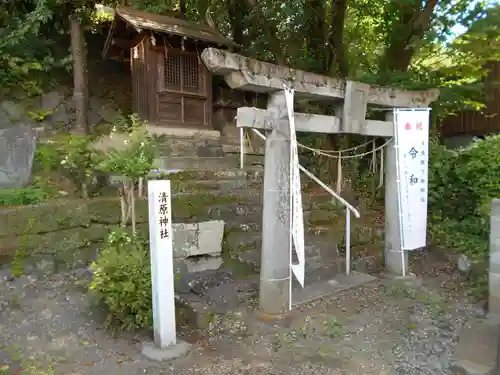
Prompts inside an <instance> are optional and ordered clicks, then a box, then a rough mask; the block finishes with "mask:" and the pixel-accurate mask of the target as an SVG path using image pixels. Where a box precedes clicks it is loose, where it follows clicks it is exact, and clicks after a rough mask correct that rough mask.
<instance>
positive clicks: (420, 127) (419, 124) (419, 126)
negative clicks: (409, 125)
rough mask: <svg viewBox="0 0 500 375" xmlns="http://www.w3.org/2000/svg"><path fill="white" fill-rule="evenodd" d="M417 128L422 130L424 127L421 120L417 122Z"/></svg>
mask: <svg viewBox="0 0 500 375" xmlns="http://www.w3.org/2000/svg"><path fill="white" fill-rule="evenodd" d="M417 129H418V130H422V129H423V126H422V123H421V122H420V121H419V122H417Z"/></svg>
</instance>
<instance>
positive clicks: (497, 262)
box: [488, 199, 500, 324]
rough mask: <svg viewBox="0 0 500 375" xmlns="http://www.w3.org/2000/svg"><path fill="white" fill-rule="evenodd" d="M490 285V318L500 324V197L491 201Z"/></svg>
mask: <svg viewBox="0 0 500 375" xmlns="http://www.w3.org/2000/svg"><path fill="white" fill-rule="evenodd" d="M488 287H489V288H488V289H489V293H488V297H489V298H488V319H490V320H491V321H494V322H497V323H498V324H500V199H493V201H492V203H491V218H490V269H489V275H488Z"/></svg>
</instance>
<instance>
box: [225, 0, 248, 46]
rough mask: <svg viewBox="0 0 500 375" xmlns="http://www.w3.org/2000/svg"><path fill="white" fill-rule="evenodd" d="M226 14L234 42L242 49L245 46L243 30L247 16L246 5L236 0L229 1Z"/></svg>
mask: <svg viewBox="0 0 500 375" xmlns="http://www.w3.org/2000/svg"><path fill="white" fill-rule="evenodd" d="M227 13H228V16H229V24H230V25H231V35H232V37H233V40H234V42H235V43H236V44H238V45H240V46H242V47H244V46H246V44H247V43H246V40H245V37H244V35H243V30H244V29H245V27H246V20H245V18H246V17H247V16H248V7H247V4H246V3H244V2H240V1H238V0H229V4H228V8H227Z"/></svg>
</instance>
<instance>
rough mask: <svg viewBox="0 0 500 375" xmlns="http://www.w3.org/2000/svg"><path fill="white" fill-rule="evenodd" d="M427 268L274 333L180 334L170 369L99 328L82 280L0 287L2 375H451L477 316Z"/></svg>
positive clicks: (308, 313)
mask: <svg viewBox="0 0 500 375" xmlns="http://www.w3.org/2000/svg"><path fill="white" fill-rule="evenodd" d="M429 261H430V260H429V259H424V261H422V260H420V261H419V262H420V266H422V264H425V267H420V268H422V269H424V270H425V272H421V273H419V274H421V276H422V279H423V283H422V285H419V286H418V287H416V288H415V287H408V286H405V285H403V284H401V283H395V282H377V283H373V284H370V285H366V286H365V287H363V288H360V289H357V290H354V291H348V292H345V293H344V294H341V295H338V296H335V297H334V298H331V299H329V300H322V301H319V302H316V303H311V304H309V305H307V306H303V307H302V308H301V309H298V310H295V311H294V312H293V313H292V314H291V316H290V317H289V319H288V320H287V321H286V322H284V323H282V324H280V325H276V326H272V325H267V324H264V323H261V322H259V321H258V320H256V319H255V318H253V316H252V314H248V316H247V315H245V314H243V315H241V316H238V315H236V316H233V317H232V318H231V320H230V321H229V320H228V321H225V322H224V327H226V331H225V332H224V333H222V334H221V335H220V337H217V338H214V339H213V340H210V341H207V340H204V339H200V335H198V334H197V333H196V332H189V331H186V332H185V335H186V336H185V339H186V340H187V341H190V342H192V343H193V344H194V345H193V350H192V351H191V353H190V354H189V355H188V356H187V357H186V358H183V359H180V360H177V361H175V362H172V363H168V364H158V363H154V362H150V361H148V360H146V359H145V358H144V357H142V356H141V355H140V350H139V347H140V343H141V342H142V341H144V340H145V339H147V335H145V334H142V333H141V334H135V335H129V334H122V333H120V334H116V335H113V334H112V333H111V332H108V331H104V330H103V329H102V328H101V324H100V322H101V321H102V316H101V314H99V313H98V312H96V311H95V309H91V308H90V307H89V305H88V303H87V300H86V296H85V293H84V290H82V288H81V287H78V286H77V285H75V284H76V283H75V279H79V278H80V276H81V275H80V274H76V276H77V277H75V273H72V274H63V275H56V276H52V277H50V278H34V277H28V276H23V277H21V278H18V279H16V280H10V281H8V280H0V374H3V373H2V364H5V365H8V366H9V370H5V368H4V371H5V373H6V374H8V373H16V372H11V371H12V370H13V369H16V368H23V370H22V372H19V371H18V372H17V373H18V374H20V373H22V374H65V375H69V374H74V375H77V374H89V375H104V374H106V375H115V374H116V375H118V374H120V375H134V374H174V373H175V374H176V375H189V374H202V373H203V374H211V375H223V374H349V375H368V374H377V375H383V374H390V375H392V374H394V375H396V374H405V375H412V374H422V375H424V374H429V375H430V374H433V375H441V374H449V371H448V367H449V363H450V359H451V355H452V353H453V348H454V346H455V344H456V342H457V336H458V333H459V331H460V329H461V327H462V325H463V324H464V322H465V321H466V320H467V319H468V317H469V316H471V315H473V314H475V315H477V314H481V313H482V312H481V309H477V308H474V307H471V306H472V305H470V304H469V302H468V301H467V299H466V298H465V297H464V296H463V294H464V292H463V290H464V288H463V285H462V284H461V283H460V282H459V280H457V277H456V275H450V274H449V272H448V271H449V270H448V269H447V268H446V265H444V264H440V263H438V262H437V261H435V260H432V262H433V263H432V264H433V266H432V267H431V266H429ZM419 262H417V265H416V266H414V269H415V270H417V271H416V272H417V273H418V269H419V264H418V263H419ZM30 369H31V370H30ZM44 369H45V370H46V371H45V372H44V371H43V370H44Z"/></svg>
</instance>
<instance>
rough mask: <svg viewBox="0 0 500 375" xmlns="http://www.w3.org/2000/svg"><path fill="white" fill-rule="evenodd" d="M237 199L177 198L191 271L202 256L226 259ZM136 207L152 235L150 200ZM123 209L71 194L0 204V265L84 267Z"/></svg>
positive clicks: (178, 228) (180, 237) (178, 250)
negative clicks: (227, 225)
mask: <svg viewBox="0 0 500 375" xmlns="http://www.w3.org/2000/svg"><path fill="white" fill-rule="evenodd" d="M236 199H237V198H236V197H233V196H227V195H226V196H223V197H214V196H213V195H211V194H207V193H198V194H190V195H189V196H185V197H183V196H181V197H176V198H174V199H173V201H172V206H173V213H174V214H173V220H174V221H175V222H177V223H178V224H174V227H173V231H174V238H176V240H174V257H175V258H176V261H177V262H182V263H184V264H186V266H187V268H186V270H187V271H188V272H192V271H196V270H197V269H198V268H199V267H201V266H202V265H201V264H200V259H199V257H200V256H204V257H205V258H209V259H208V261H209V262H210V264H212V266H213V267H214V268H218V267H219V266H220V264H221V263H222V262H221V260H220V259H219V258H220V256H221V243H222V237H223V232H224V221H225V219H227V218H228V217H230V216H231V215H232V212H231V205H232V204H233V205H234V204H237V203H235V202H236ZM136 211H137V212H136V214H137V223H138V230H139V231H140V232H141V233H143V234H144V235H147V233H148V227H147V219H148V207H147V201H146V200H143V199H141V200H138V201H137V205H136ZM120 212H121V211H120V203H119V201H118V199H114V198H102V199H92V200H75V199H67V200H57V201H53V202H47V203H44V204H40V205H33V206H22V207H16V208H4V209H0V266H1V265H2V264H10V263H11V262H12V261H13V260H14V258H16V259H18V260H19V258H22V262H23V265H24V267H25V271H26V272H27V273H30V272H33V271H41V272H54V271H58V270H60V269H71V268H74V267H81V266H85V265H86V264H88V263H89V262H90V261H91V260H92V259H93V258H94V257H95V255H96V251H97V250H98V248H99V247H100V246H101V245H102V243H103V241H104V240H105V238H106V235H107V233H108V231H109V229H110V228H112V227H114V226H117V225H118V224H119V221H120ZM203 261H207V259H203ZM205 263H206V262H205ZM204 267H206V264H205V265H204ZM205 269H206V268H205Z"/></svg>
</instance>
